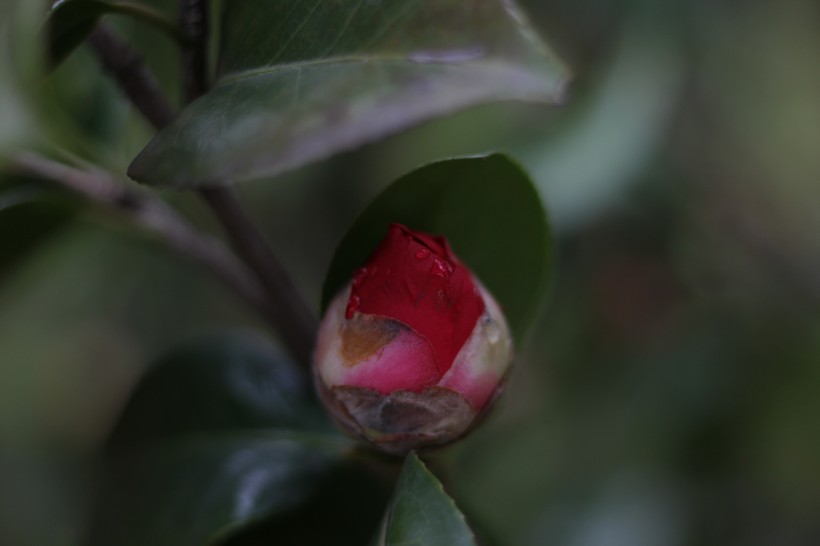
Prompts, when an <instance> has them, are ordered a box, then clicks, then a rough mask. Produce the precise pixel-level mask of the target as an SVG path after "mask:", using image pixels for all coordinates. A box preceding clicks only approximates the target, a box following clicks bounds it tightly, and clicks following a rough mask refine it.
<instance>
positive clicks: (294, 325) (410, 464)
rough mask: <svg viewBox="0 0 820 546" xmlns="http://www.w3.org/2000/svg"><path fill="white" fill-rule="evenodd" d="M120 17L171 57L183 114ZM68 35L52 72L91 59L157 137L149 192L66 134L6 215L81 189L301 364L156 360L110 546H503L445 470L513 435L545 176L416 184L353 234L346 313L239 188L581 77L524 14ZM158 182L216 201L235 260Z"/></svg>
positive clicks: (153, 19)
mask: <svg viewBox="0 0 820 546" xmlns="http://www.w3.org/2000/svg"><path fill="white" fill-rule="evenodd" d="M19 6H22V3H20V4H19V5H18V8H19ZM19 9H22V8H19ZM109 14H117V15H119V16H120V18H122V17H123V16H125V17H130V18H133V19H135V20H137V21H138V24H139V25H144V26H154V27H155V28H157V29H159V30H160V31H161V32H163V33H165V34H167V35H168V36H169V37H170V38H171V40H172V42H171V43H173V44H175V47H177V48H178V49H179V52H180V54H181V59H182V61H181V72H180V77H179V84H180V87H181V89H182V90H183V95H184V99H185V100H184V105H183V106H182V108H181V109H179V110H177V108H175V107H174V106H172V105H173V102H172V101H170V100H168V98H167V97H166V95H165V92H164V91H163V89H165V88H166V87H167V82H164V81H161V80H158V79H157V77H156V76H155V75H154V74H152V72H151V71H150V69H149V68H148V66H147V65H146V64H145V63H144V62H143V61H142V59H141V57H140V55H139V52H138V51H137V50H135V47H134V46H133V45H132V44H131V43H130V42H129V41H128V40H127V39H125V38H124V36H123V35H122V34H121V32H120V31H119V30H118V28H117V27H115V26H113V25H112V24H111V22H110V21H109V20H108V17H107V16H108V15H109ZM42 16H43V21H44V23H43V27H42V32H41V33H40V35H39V40H40V43H41V44H42V45H43V49H44V51H45V53H46V57H47V60H48V61H47V63H46V64H47V65H48V67H49V70H53V69H54V68H55V67H56V66H58V65H59V64H60V63H61V62H62V61H63V60H65V59H66V58H67V57H69V56H70V55H72V51H73V50H74V49H75V48H77V47H78V46H81V45H82V44H85V45H87V46H89V47H90V50H91V51H92V52H93V54H94V56H95V57H96V59H97V60H98V61H99V65H100V67H101V69H102V70H103V71H104V72H105V73H106V74H108V75H109V76H110V77H111V78H112V79H113V81H115V82H116V84H117V85H118V86H119V88H120V90H121V91H122V94H123V96H124V98H125V99H127V100H128V101H130V103H131V104H132V105H133V106H134V107H135V108H136V109H137V110H138V111H139V112H140V113H141V114H142V115H143V116H144V118H145V119H146V120H147V121H148V122H150V124H151V125H152V126H153V127H154V128H155V129H156V133H155V135H154V136H153V138H152V139H151V140H150V141H149V142H148V143H147V145H146V146H145V147H144V148H143V149H142V151H141V152H140V153H139V154H138V155H137V156H136V157H135V158H134V159H133V161H132V162H131V164H130V167H129V168H128V170H127V175H128V177H130V178H131V179H133V180H134V181H136V182H139V183H141V184H142V185H143V186H142V187H140V186H137V185H136V184H134V183H132V182H131V181H128V180H126V179H125V177H124V175H125V173H118V172H113V171H109V170H106V168H104V167H103V166H102V165H96V164H91V163H89V162H88V161H85V160H80V159H78V154H79V155H81V153H80V151H76V150H75V151H72V150H67V151H66V150H60V151H55V147H53V146H50V145H49V143H48V142H46V140H47V138H46V137H43V141H36V142H35V144H34V145H29V146H27V147H21V146H18V147H16V148H14V149H13V150H12V151H11V152H10V153H8V154H5V157H4V158H3V163H2V169H3V181H2V184H3V185H2V187H0V190H2V192H3V194H0V195H7V196H8V195H14V196H17V197H19V198H20V199H16V200H14V201H10V200H8V199H7V200H5V201H3V202H4V203H12V202H13V203H14V205H13V206H9V207H6V208H10V209H11V208H13V207H17V206H19V205H22V206H28V205H30V204H32V203H37V202H39V200H42V199H48V198H51V197H50V196H53V195H57V194H59V195H61V196H64V195H65V194H68V195H71V196H73V197H74V198H75V199H72V200H70V201H71V203H72V205H71V206H70V207H69V208H66V209H61V212H60V214H63V215H75V214H78V211H79V210H81V209H82V208H83V205H84V204H93V205H96V206H97V207H98V208H102V209H105V210H107V211H109V212H111V213H112V216H114V217H116V218H118V219H120V220H121V221H122V224H123V225H127V226H129V227H131V228H134V229H136V230H138V231H142V232H145V233H148V234H150V235H152V236H154V238H155V239H156V240H158V241H161V242H163V243H165V244H167V245H169V246H170V247H171V248H172V249H174V250H176V251H177V252H179V253H180V254H182V255H184V256H188V257H190V258H191V259H193V260H194V261H195V262H197V263H199V264H201V265H203V266H205V267H206V268H207V269H208V270H210V271H212V272H213V273H214V274H216V275H217V276H218V277H219V278H221V279H222V280H223V281H224V282H225V283H226V284H227V285H228V286H230V287H231V288H233V289H234V290H235V292H236V294H237V295H238V297H240V298H242V299H243V300H245V301H246V302H247V303H248V304H249V305H250V306H251V307H252V308H253V309H255V310H256V311H258V312H259V314H260V316H261V317H262V318H264V319H265V320H266V321H267V322H268V323H269V324H270V326H271V332H272V333H273V334H274V335H275V336H277V338H278V339H279V340H280V341H281V346H282V347H283V351H281V352H279V351H277V350H273V349H271V348H269V346H268V345H265V344H261V343H259V342H257V341H254V340H252V339H246V338H243V337H238V338H237V337H236V336H233V337H225V338H219V337H215V338H214V339H213V340H211V341H210V342H209V343H207V344H205V345H201V346H196V347H185V348H183V349H181V350H180V351H178V352H176V353H172V354H171V355H169V356H167V357H166V358H164V359H161V360H160V361H159V362H158V363H156V364H155V365H154V366H152V367H151V368H150V369H149V371H148V373H147V374H146V375H145V376H144V377H143V378H142V380H141V381H140V383H139V384H138V386H137V388H136V389H135V391H134V392H133V393H132V395H131V398H130V400H129V402H128V403H127V404H126V406H125V408H124V410H123V412H122V414H121V416H120V418H119V420H118V421H117V423H116V425H115V426H114V427H113V430H112V432H111V434H110V437H109V439H108V441H107V443H106V446H105V449H104V457H105V460H106V465H107V470H106V473H105V476H104V477H103V479H101V485H100V490H99V491H98V493H97V495H96V498H97V501H96V503H95V508H94V510H93V513H92V516H91V517H90V518H89V520H90V521H89V525H88V529H87V532H86V534H85V544H88V545H92V546H93V545H106V546H110V545H117V546H129V545H135V546H136V545H140V546H145V545H151V546H163V545H174V546H183V545H191V546H193V545H202V544H217V543H218V544H299V545H320V544H328V545H329V544H335V545H341V544H343V545H354V546H355V545H356V544H378V545H385V546H388V545H390V546H398V545H407V544H419V545H421V544H424V545H430V546H436V545H442V546H444V545H447V546H453V545H461V544H464V545H467V544H477V543H478V542H477V541H476V538H475V536H474V533H473V532H472V531H471V530H470V527H469V526H468V522H467V521H466V520H465V517H464V516H463V515H462V514H461V512H460V511H459V510H458V508H457V507H456V503H455V502H454V501H453V500H452V499H450V497H449V496H448V495H447V494H446V493H445V492H444V489H443V488H442V485H441V483H440V482H439V479H438V478H437V477H436V476H435V475H434V474H433V473H432V472H431V471H430V469H428V464H427V463H431V462H432V463H434V464H431V467H433V468H436V469H439V470H438V471H440V472H446V461H445V460H443V459H439V458H437V453H439V450H440V449H441V448H443V447H444V446H446V445H449V444H451V443H453V442H456V441H457V440H459V439H461V438H463V437H465V436H466V435H468V434H469V433H470V431H471V430H473V429H474V427H476V426H477V425H479V424H480V422H481V421H482V420H483V419H484V418H485V417H487V414H488V412H489V411H490V410H491V408H492V406H493V405H494V404H495V403H496V401H497V400H498V399H499V396H500V395H501V392H502V390H503V386H504V383H505V381H506V379H507V377H508V375H509V373H510V370H511V365H512V363H513V360H514V354H515V347H516V346H517V344H518V343H520V341H521V339H522V337H523V336H524V333H525V331H526V328H527V325H528V322H529V320H530V319H531V317H532V316H533V314H534V311H535V309H536V308H537V306H538V305H539V303H540V300H541V296H542V295H543V294H544V292H545V287H546V285H547V283H548V281H549V279H548V275H549V266H550V255H549V250H550V247H549V232H548V226H547V221H546V217H545V214H544V211H543V208H542V201H541V198H540V197H539V195H538V193H537V192H536V190H535V188H534V187H533V185H532V183H531V181H530V180H529V178H528V177H527V175H526V173H525V172H523V171H522V169H521V168H520V167H519V166H518V165H517V164H516V163H515V161H514V160H512V159H510V158H509V157H507V156H505V155H502V154H487V155H481V156H474V157H461V158H447V159H445V158H442V160H441V161H439V162H436V163H433V164H430V165H426V166H423V167H420V168H419V169H416V170H414V171H412V172H410V173H408V174H407V175H405V176H403V177H402V178H400V179H399V180H397V181H395V182H394V183H393V184H391V185H389V186H388V187H387V188H386V189H385V190H384V191H383V192H382V193H381V194H380V195H379V196H378V197H376V198H375V199H374V200H373V201H372V202H371V203H370V204H369V205H368V206H367V207H366V208H365V209H364V210H363V211H361V213H360V214H359V216H358V217H357V218H356V220H355V221H354V222H353V224H352V225H351V226H350V228H349V230H348V231H347V233H345V234H343V236H341V237H340V242H339V245H338V247H337V250H336V252H335V255H334V256H333V257H332V260H331V263H330V267H329V269H328V271H327V274H326V277H325V282H324V288H323V293H322V298H321V299H322V303H321V309H320V310H319V309H316V310H315V309H312V308H311V306H310V305H309V304H307V303H306V302H305V301H303V300H302V298H301V295H300V293H299V291H298V290H297V289H296V288H295V285H294V283H293V281H292V280H291V278H290V277H289V274H288V273H287V269H288V268H287V267H285V265H283V264H281V263H280V261H279V260H278V258H277V255H276V253H275V252H274V251H273V250H272V249H271V248H270V246H269V245H268V244H267V242H266V238H265V237H264V236H263V234H262V232H261V231H260V229H259V228H258V227H257V224H256V222H255V221H254V220H253V219H252V218H251V217H250V216H249V215H248V213H247V212H246V211H245V208H244V205H243V203H242V201H241V199H240V197H239V195H238V194H237V192H236V191H235V189H234V188H233V185H234V184H235V183H237V182H242V181H245V180H256V179H275V178H273V177H275V176H276V175H279V174H280V173H283V172H285V171H288V170H291V169H294V168H296V167H300V166H304V165H306V164H308V163H311V162H316V161H319V160H322V159H325V158H328V157H329V156H331V155H334V154H337V153H339V152H342V151H347V150H351V149H354V148H357V147H359V146H361V145H364V144H366V143H369V142H372V141H375V140H378V139H381V138H383V137H385V136H388V135H391V134H394V133H397V132H400V131H402V130H404V129H406V128H409V127H411V126H413V125H416V124H418V123H420V122H423V121H426V120H430V119H433V118H436V117H441V116H444V115H447V114H450V113H453V112H456V111H458V110H461V109H464V108H467V107H471V106H476V105H480V104H484V103H488V102H497V101H508V100H519V101H534V102H541V103H545V104H551V103H556V102H558V101H559V100H560V99H561V97H562V94H563V89H564V85H565V81H566V78H567V75H566V71H565V69H564V68H563V67H562V65H561V64H560V63H559V62H557V61H556V60H555V58H554V57H553V56H552V55H551V54H550V53H549V51H548V50H547V48H546V47H545V46H544V44H543V43H542V42H541V41H540V39H539V38H538V37H537V36H536V34H535V32H534V31H533V29H532V28H531V27H530V26H529V24H528V23H527V19H526V17H525V16H524V14H523V13H522V12H521V10H520V9H519V7H518V6H517V5H516V4H515V3H514V2H513V1H511V0H490V1H483V0H482V1H478V0H469V1H464V0H460V1H451V0H424V1H410V0H382V1H377V2H372V1H341V2H322V1H317V2H298V1H289V2H283V1H272V0H231V1H226V2H213V3H211V2H205V1H196V0H187V1H186V0H183V1H181V2H180V3H179V7H178V16H177V17H176V18H173V17H172V18H169V17H168V15H167V13H166V12H165V11H162V10H159V11H156V10H155V9H154V8H152V7H150V6H149V5H145V4H141V3H137V2H134V3H127V2H109V1H105V0H61V1H59V2H55V3H54V4H53V6H52V7H51V9H50V10H49V11H48V13H43V14H42ZM138 28H140V27H138ZM214 52H215V53H216V54H215V55H214ZM339 178H340V180H339V184H344V178H345V177H344V176H340V177H339ZM146 186H150V187H157V188H175V189H178V190H185V191H188V192H193V193H196V194H198V195H199V196H200V197H201V199H202V200H203V201H204V203H206V204H207V206H208V207H209V208H210V210H211V211H212V212H213V214H214V216H215V218H216V219H217V220H218V222H219V223H220V225H221V227H222V228H223V230H224V232H225V234H226V236H227V241H228V243H229V244H226V243H224V242H223V241H222V240H221V239H217V238H215V237H213V236H211V235H208V234H206V232H205V231H204V230H203V229H201V228H199V227H197V226H195V225H193V224H192V223H191V221H190V220H188V219H186V217H185V216H184V215H183V214H182V213H180V212H179V211H178V210H177V209H175V208H174V207H173V206H172V204H171V202H172V201H173V198H169V199H168V200H166V197H168V194H162V195H160V194H158V193H155V192H152V191H148V190H147V189H146ZM3 207H5V205H3ZM57 223H59V222H57ZM49 225H50V224H49ZM49 225H46V224H42V223H41V224H38V226H39V227H40V228H43V229H47V228H48V226H49ZM55 225H56V223H55ZM338 235H342V234H338ZM338 235H336V234H332V235H331V236H333V237H338ZM286 353H287V354H286ZM192 377H196V378H197V379H196V381H191V380H190V378H192ZM334 422H335V425H336V426H334V424H333V423H334ZM340 492H341V493H340Z"/></svg>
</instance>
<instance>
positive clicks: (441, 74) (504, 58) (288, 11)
mask: <svg viewBox="0 0 820 546" xmlns="http://www.w3.org/2000/svg"><path fill="white" fill-rule="evenodd" d="M223 37H224V39H223V43H222V58H221V63H220V64H221V66H222V67H223V72H222V76H221V78H220V80H219V81H218V82H217V84H216V86H215V87H214V88H213V89H212V90H211V91H210V92H209V93H208V94H206V95H205V96H204V97H202V98H201V99H200V100H198V101H196V102H194V103H193V104H191V105H189V106H188V107H187V108H186V109H185V110H184V111H183V112H182V113H181V114H180V116H179V117H178V118H177V119H176V120H175V122H174V123H172V124H171V125H170V126H169V127H167V128H165V129H164V130H163V131H161V132H160V133H159V134H158V135H157V136H156V137H155V138H154V139H153V140H152V141H151V142H150V143H149V144H148V146H147V147H146V148H145V149H144V150H143V151H142V152H141V153H140V154H139V155H138V156H137V158H136V159H135V160H134V162H133V163H132V164H131V167H130V169H129V175H130V176H132V177H133V178H135V179H136V180H139V181H141V182H145V183H148V184H156V185H171V186H178V187H192V186H193V187H195V186H202V185H213V184H225V183H231V182H234V181H240V180H247V179H251V178H259V177H264V176H271V175H274V174H277V173H280V172H282V171H284V170H287V169H290V168H294V167H297V166H301V165H304V164H306V163H309V162H311V161H316V160H319V159H322V158H325V157H328V156H330V155H332V154H334V153H337V152H340V151H343V150H350V149H353V148H355V147H358V146H360V145H362V144H364V143H366V142H370V141H373V140H376V139H379V138H382V137H384V136H386V135H389V134H391V133H395V132H398V131H401V130H403V129H406V128H408V127H409V126H411V125H413V124H417V123H419V122H421V121H424V120H429V119H432V118H435V117H438V116H443V115H446V114H449V113H452V112H455V111H457V110H460V109H463V108H467V107H470V106H475V105H478V104H483V103H488V102H495V101H504V100H525V101H539V102H545V103H554V102H556V101H558V100H559V99H560V97H561V95H562V90H563V88H564V82H565V80H566V78H567V73H566V70H565V69H564V67H563V66H562V65H561V64H560V63H559V62H558V61H557V60H556V59H555V58H554V57H553V56H552V55H551V54H550V53H549V52H548V50H547V48H546V47H545V46H544V45H543V44H542V43H541V42H540V41H539V40H538V39H537V38H536V36H535V33H534V31H533V29H532V28H531V27H530V26H529V24H528V23H527V22H526V19H525V17H524V16H523V15H522V14H521V12H520V11H519V10H518V8H517V7H516V6H515V4H514V2H512V1H511V0H491V1H486V0H382V1H379V2H372V1H368V0H360V1H351V2H322V1H320V0H315V1H311V2H268V1H265V0H235V1H233V2H228V3H226V6H225V21H224V34H223Z"/></svg>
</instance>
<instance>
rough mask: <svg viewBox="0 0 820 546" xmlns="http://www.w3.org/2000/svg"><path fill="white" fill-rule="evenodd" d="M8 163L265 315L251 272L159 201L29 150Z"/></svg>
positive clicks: (101, 174)
mask: <svg viewBox="0 0 820 546" xmlns="http://www.w3.org/2000/svg"><path fill="white" fill-rule="evenodd" d="M8 165H9V167H10V168H12V169H14V170H15V171H17V172H18V173H20V174H25V175H30V176H33V177H35V178H41V179H46V180H49V181H51V182H52V183H55V184H58V185H60V186H62V187H63V188H66V189H68V190H70V191H71V192H73V193H75V194H77V195H80V196H81V197H83V198H85V199H86V200H88V201H90V202H92V203H94V204H96V205H98V206H101V207H103V208H105V209H108V210H114V211H116V212H117V213H118V217H120V218H123V219H125V220H126V221H128V222H129V223H130V224H131V225H133V226H135V227H137V228H139V229H140V230H141V231H143V232H146V233H150V234H152V235H154V236H157V237H158V238H159V239H160V240H161V241H162V242H164V243H165V244H166V245H167V246H169V247H171V248H173V249H174V250H177V251H179V252H180V253H181V254H183V255H185V256H188V257H189V258H191V259H193V260H194V261H197V262H199V263H201V264H203V265H205V266H206V267H207V268H208V269H210V270H211V271H213V272H214V273H215V274H216V275H217V276H218V277H219V278H221V279H222V280H223V281H225V282H226V283H227V284H228V285H229V286H231V287H233V288H234V289H235V290H236V291H237V292H238V293H239V294H240V295H241V296H242V297H243V298H244V299H245V300H247V301H248V303H249V304H250V305H251V306H253V307H255V308H257V309H259V310H261V311H262V312H263V314H265V315H268V314H269V311H270V309H269V308H268V303H267V298H266V294H265V291H264V289H263V288H262V286H261V285H260V283H259V282H258V281H257V280H256V278H254V276H253V274H252V273H251V272H250V271H248V269H247V268H246V267H245V266H244V265H243V264H242V263H241V262H239V261H238V260H237V259H236V257H235V256H234V255H233V254H232V253H231V252H230V250H228V249H227V248H226V247H225V246H224V245H223V244H222V242H221V241H219V240H218V239H215V238H213V237H209V236H207V235H204V234H202V233H200V232H199V231H197V230H196V229H194V228H193V227H192V226H191V225H190V224H188V222H186V221H185V220H184V219H183V218H182V217H181V216H179V214H177V212H176V211H175V210H174V209H173V208H171V207H169V206H168V205H167V204H166V203H165V202H164V201H162V200H161V199H158V198H156V197H154V196H153V195H151V194H148V193H144V192H140V191H135V190H133V189H131V188H128V187H126V186H125V185H123V184H122V183H120V182H119V181H117V180H115V179H113V178H112V177H111V176H110V175H108V174H107V173H104V172H102V171H89V170H81V169H77V168H74V167H69V166H67V165H64V164H62V163H58V162H56V161H52V160H51V159H48V158H46V157H43V156H40V155H38V154H35V153H31V152H26V153H21V154H19V155H17V156H14V157H12V158H11V159H10V161H9V164H8Z"/></svg>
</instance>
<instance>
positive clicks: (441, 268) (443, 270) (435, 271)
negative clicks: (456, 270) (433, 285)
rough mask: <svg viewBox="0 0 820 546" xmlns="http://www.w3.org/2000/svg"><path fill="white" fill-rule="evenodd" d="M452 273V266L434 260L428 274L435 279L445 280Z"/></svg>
mask: <svg viewBox="0 0 820 546" xmlns="http://www.w3.org/2000/svg"><path fill="white" fill-rule="evenodd" d="M452 272H453V266H452V265H450V264H449V263H447V262H445V261H444V260H442V259H439V258H436V259H435V260H433V266H432V267H431V268H430V273H431V274H432V275H435V276H436V277H440V278H442V279H447V278H449V277H450V274H452Z"/></svg>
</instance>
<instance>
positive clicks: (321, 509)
mask: <svg viewBox="0 0 820 546" xmlns="http://www.w3.org/2000/svg"><path fill="white" fill-rule="evenodd" d="M391 486H392V484H391V483H389V481H388V480H385V479H384V476H382V475H379V474H377V473H375V472H373V469H372V468H370V467H365V466H364V465H362V464H355V463H353V462H349V463H345V464H340V465H337V466H335V467H334V468H333V469H332V470H331V471H330V472H328V473H327V474H326V476H325V478H324V479H322V481H321V483H319V484H318V485H317V486H316V488H315V490H314V493H313V494H312V495H311V496H310V498H308V499H307V500H306V501H305V502H304V503H302V504H300V505H299V507H298V508H297V509H295V510H284V511H280V512H277V513H276V514H274V515H273V516H272V517H270V518H268V519H266V520H264V521H261V522H259V523H258V524H256V525H251V526H248V527H247V528H246V529H243V530H241V531H239V532H237V533H235V534H233V535H232V536H230V537H228V539H227V540H226V541H225V542H221V543H220V544H221V545H222V546H260V545H264V544H271V543H274V542H273V541H272V538H273V537H275V538H276V540H275V544H276V546H305V545H309V546H340V545H343V546H367V545H368V544H369V539H370V538H371V536H372V534H373V529H376V528H377V527H378V525H379V522H380V521H381V520H382V517H383V515H384V512H385V507H386V506H387V503H388V502H389V500H390V493H391V489H392V487H391Z"/></svg>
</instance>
